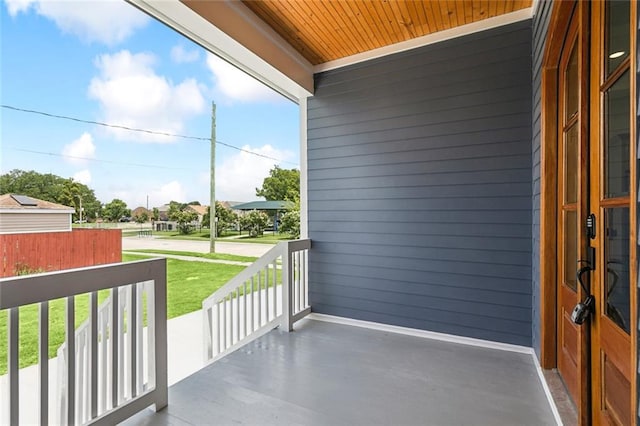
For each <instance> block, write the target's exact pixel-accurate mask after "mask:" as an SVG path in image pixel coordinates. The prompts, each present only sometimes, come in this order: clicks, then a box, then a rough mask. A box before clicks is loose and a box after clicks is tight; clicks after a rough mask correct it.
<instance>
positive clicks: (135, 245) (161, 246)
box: [122, 237, 273, 257]
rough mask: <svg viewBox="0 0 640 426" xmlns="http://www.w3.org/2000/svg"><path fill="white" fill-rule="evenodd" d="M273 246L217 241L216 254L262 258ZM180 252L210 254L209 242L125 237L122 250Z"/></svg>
mask: <svg viewBox="0 0 640 426" xmlns="http://www.w3.org/2000/svg"><path fill="white" fill-rule="evenodd" d="M272 247H273V245H271V244H252V243H234V242H227V241H224V242H222V241H216V252H217V253H227V254H235V255H238V256H254V257H260V256H262V255H263V254H265V253H266V252H268V251H269V250H270V249H271V248H272ZM144 249H156V250H178V251H192V252H196V253H209V242H208V241H192V240H165V239H160V238H153V237H151V238H146V237H142V238H140V237H123V238H122V250H123V251H127V250H134V251H135V250H144Z"/></svg>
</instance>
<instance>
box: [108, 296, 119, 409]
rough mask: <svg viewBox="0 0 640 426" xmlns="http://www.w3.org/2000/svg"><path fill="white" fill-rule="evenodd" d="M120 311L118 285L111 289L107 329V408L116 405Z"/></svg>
mask: <svg viewBox="0 0 640 426" xmlns="http://www.w3.org/2000/svg"><path fill="white" fill-rule="evenodd" d="M119 311H120V289H119V288H118V287H116V288H112V289H111V329H110V330H109V331H110V333H109V342H110V343H111V406H110V407H109V408H115V407H117V406H118V389H120V384H119V382H118V376H119V370H120V368H118V361H119V359H120V357H119V356H118V354H119V353H120V347H119V343H120V337H119V336H120V327H119V318H118V317H119V315H118V312H119Z"/></svg>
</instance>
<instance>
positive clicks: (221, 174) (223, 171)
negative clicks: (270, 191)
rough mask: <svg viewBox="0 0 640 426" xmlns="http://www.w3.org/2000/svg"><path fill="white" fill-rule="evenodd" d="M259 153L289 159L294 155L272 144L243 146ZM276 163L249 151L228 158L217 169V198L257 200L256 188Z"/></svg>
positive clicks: (224, 199)
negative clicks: (256, 146) (252, 146)
mask: <svg viewBox="0 0 640 426" xmlns="http://www.w3.org/2000/svg"><path fill="white" fill-rule="evenodd" d="M242 148H243V149H245V150H249V151H252V152H255V153H258V154H262V155H267V156H269V157H273V158H279V159H282V160H287V159H290V158H291V157H292V155H293V154H292V153H291V152H289V151H280V150H277V149H275V148H273V147H272V146H271V145H265V146H263V147H261V148H251V147H249V146H243V147H242ZM274 163H276V162H275V161H274V160H270V159H268V158H264V157H258V156H256V155H252V154H250V153H248V152H242V151H241V152H238V153H237V154H235V155H233V156H231V157H229V158H227V159H226V160H225V161H224V162H223V163H222V164H221V165H220V166H218V168H217V169H216V199H217V200H223V201H252V200H256V199H257V198H258V197H256V188H260V187H261V186H262V181H263V180H264V178H265V177H267V176H269V170H271V169H272V168H273V166H274Z"/></svg>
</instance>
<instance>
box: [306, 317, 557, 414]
mask: <svg viewBox="0 0 640 426" xmlns="http://www.w3.org/2000/svg"><path fill="white" fill-rule="evenodd" d="M305 318H306V319H310V320H316V321H324V322H329V323H333V324H342V325H350V326H353V327H362V328H368V329H370V330H378V331H385V332H389V333H397V334H404V335H406V336H413V337H419V338H423V339H431V340H438V341H441V342H449V343H458V344H461V345H469V346H476V347H481V348H487V349H496V350H501V351H507V352H516V353H521V354H528V355H531V357H532V358H533V363H534V365H535V367H536V372H537V373H538V378H539V380H540V383H541V385H542V389H543V391H544V393H545V396H546V397H547V402H548V403H549V407H550V409H551V412H552V413H553V417H554V418H555V420H556V424H557V425H558V426H563V423H562V419H561V418H560V412H559V411H558V407H557V406H556V403H555V401H554V400H553V396H552V395H551V390H550V389H549V386H548V385H547V380H546V379H545V378H544V374H543V373H542V367H540V362H539V361H538V357H537V356H536V353H535V351H534V350H533V348H530V347H528V346H520V345H511V344H508V343H500V342H492V341H490V340H483V339H474V338H471V337H463V336H456V335H453V334H445V333H436V332H433V331H427V330H420V329H417V328H409V327H400V326H397V325H388V324H382V323H378V322H372V321H362V320H357V319H352V318H345V317H337V316H334V315H326V314H318V313H314V312H311V313H310V314H309V315H307V316H306V317H305Z"/></svg>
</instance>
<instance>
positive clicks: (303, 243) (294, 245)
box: [287, 239, 311, 253]
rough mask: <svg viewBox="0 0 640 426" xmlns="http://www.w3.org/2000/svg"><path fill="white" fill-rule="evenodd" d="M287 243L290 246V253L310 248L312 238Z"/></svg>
mask: <svg viewBox="0 0 640 426" xmlns="http://www.w3.org/2000/svg"><path fill="white" fill-rule="evenodd" d="M287 245H288V247H289V253H293V252H295V251H300V250H309V249H310V248H311V240H310V239H305V240H293V241H288V242H287Z"/></svg>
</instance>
